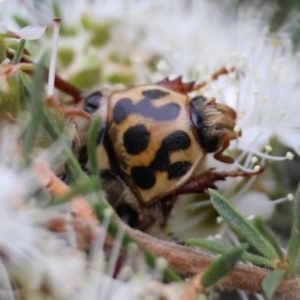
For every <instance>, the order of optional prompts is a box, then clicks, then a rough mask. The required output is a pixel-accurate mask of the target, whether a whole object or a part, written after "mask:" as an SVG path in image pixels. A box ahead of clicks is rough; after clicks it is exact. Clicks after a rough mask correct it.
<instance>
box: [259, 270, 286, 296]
mask: <svg viewBox="0 0 300 300" xmlns="http://www.w3.org/2000/svg"><path fill="white" fill-rule="evenodd" d="M283 275H284V270H274V271H271V272H270V273H269V274H268V275H267V276H266V277H265V278H264V280H263V282H262V288H263V291H264V293H265V295H266V298H267V299H268V300H271V299H274V298H273V295H274V293H275V292H276V290H277V288H278V286H279V284H280V282H281V280H282V278H283Z"/></svg>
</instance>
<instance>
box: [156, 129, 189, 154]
mask: <svg viewBox="0 0 300 300" xmlns="http://www.w3.org/2000/svg"><path fill="white" fill-rule="evenodd" d="M190 145H191V138H190V137H189V135H188V134H187V133H186V132H185V131H183V130H176V131H174V132H172V133H171V134H170V135H168V136H167V137H166V138H165V139H164V140H163V142H162V146H161V148H162V149H165V151H168V152H172V151H178V150H184V149H187V148H188V147H189V146H190Z"/></svg>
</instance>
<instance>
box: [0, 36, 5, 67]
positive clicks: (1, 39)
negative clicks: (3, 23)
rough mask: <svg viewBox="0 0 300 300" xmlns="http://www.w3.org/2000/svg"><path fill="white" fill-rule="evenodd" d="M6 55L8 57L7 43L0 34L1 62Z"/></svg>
mask: <svg viewBox="0 0 300 300" xmlns="http://www.w3.org/2000/svg"><path fill="white" fill-rule="evenodd" d="M5 57H6V45H5V42H4V38H3V36H2V35H1V34H0V63H1V62H2V61H3V60H4V59H5Z"/></svg>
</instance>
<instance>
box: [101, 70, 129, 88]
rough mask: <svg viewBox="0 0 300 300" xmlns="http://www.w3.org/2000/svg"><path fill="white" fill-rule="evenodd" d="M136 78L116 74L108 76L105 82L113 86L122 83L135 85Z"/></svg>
mask: <svg viewBox="0 0 300 300" xmlns="http://www.w3.org/2000/svg"><path fill="white" fill-rule="evenodd" d="M134 80H135V78H134V76H133V75H129V74H127V75H125V74H119V73H115V74H111V75H108V76H106V78H105V81H107V82H109V83H111V84H118V83H122V84H125V85H130V84H133V83H134Z"/></svg>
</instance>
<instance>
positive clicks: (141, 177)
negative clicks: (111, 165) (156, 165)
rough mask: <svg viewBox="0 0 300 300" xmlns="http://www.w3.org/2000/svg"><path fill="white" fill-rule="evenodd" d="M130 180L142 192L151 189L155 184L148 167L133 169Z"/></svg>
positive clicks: (153, 176) (152, 174)
mask: <svg viewBox="0 0 300 300" xmlns="http://www.w3.org/2000/svg"><path fill="white" fill-rule="evenodd" d="M131 178H132V180H133V181H134V183H135V184H136V185H137V186H139V187H140V188H141V189H143V190H148V189H151V188H152V187H153V186H154V185H155V182H156V178H155V174H154V171H153V170H151V168H149V167H142V166H141V167H133V168H132V169H131Z"/></svg>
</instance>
